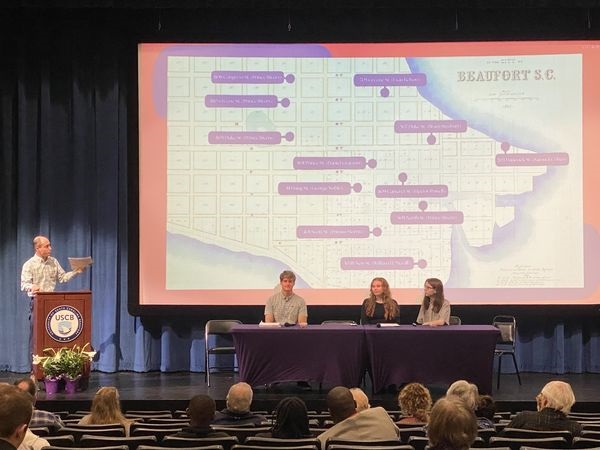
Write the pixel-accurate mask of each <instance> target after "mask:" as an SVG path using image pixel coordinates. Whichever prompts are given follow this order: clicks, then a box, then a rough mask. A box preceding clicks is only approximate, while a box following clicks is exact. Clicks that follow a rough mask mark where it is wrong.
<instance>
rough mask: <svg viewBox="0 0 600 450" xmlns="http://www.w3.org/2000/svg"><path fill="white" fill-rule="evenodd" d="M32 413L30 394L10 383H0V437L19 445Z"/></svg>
mask: <svg viewBox="0 0 600 450" xmlns="http://www.w3.org/2000/svg"><path fill="white" fill-rule="evenodd" d="M32 413H33V407H32V399H31V396H30V395H29V394H28V393H26V392H23V391H22V390H20V389H18V388H17V387H16V386H11V385H10V384H7V383H6V384H2V385H0V439H3V440H5V441H8V442H10V443H11V444H12V445H14V446H15V447H19V445H21V442H23V439H24V438H25V434H26V433H27V426H28V424H29V421H30V420H31V414H32Z"/></svg>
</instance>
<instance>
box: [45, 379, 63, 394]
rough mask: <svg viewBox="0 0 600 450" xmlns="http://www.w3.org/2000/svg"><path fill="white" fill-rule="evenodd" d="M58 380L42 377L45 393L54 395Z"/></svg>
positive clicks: (56, 390)
mask: <svg viewBox="0 0 600 450" xmlns="http://www.w3.org/2000/svg"><path fill="white" fill-rule="evenodd" d="M58 381H59V380H57V379H54V380H51V379H49V378H46V379H44V386H45V389H46V395H54V394H56V393H57V392H58Z"/></svg>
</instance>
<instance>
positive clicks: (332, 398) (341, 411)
mask: <svg viewBox="0 0 600 450" xmlns="http://www.w3.org/2000/svg"><path fill="white" fill-rule="evenodd" d="M327 408H329V413H330V414H331V418H332V419H333V421H334V422H335V423H338V422H341V421H342V420H345V419H347V418H348V417H350V416H352V415H354V414H356V402H355V401H354V397H353V396H352V392H350V389H348V388H347V387H344V386H337V387H334V388H333V389H331V390H330V391H329V393H328V394H327Z"/></svg>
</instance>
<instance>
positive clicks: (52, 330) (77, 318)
mask: <svg viewBox="0 0 600 450" xmlns="http://www.w3.org/2000/svg"><path fill="white" fill-rule="evenodd" d="M82 330H83V318H82V316H81V313H80V312H79V311H78V310H77V308H73V307H72V306H68V305H61V306H57V307H56V308H54V309H53V310H52V311H50V312H49V313H48V315H47V316H46V332H47V333H48V334H49V335H50V337H51V338H52V339H54V340H55V341H58V342H71V341H74V340H75V339H77V338H78V337H79V335H80V334H81V331H82Z"/></svg>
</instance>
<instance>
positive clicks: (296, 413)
mask: <svg viewBox="0 0 600 450" xmlns="http://www.w3.org/2000/svg"><path fill="white" fill-rule="evenodd" d="M272 436H273V437H274V438H279V439H302V438H306V437H310V431H309V429H308V411H307V410H306V404H305V403H304V401H303V400H302V399H300V398H298V397H285V398H283V399H282V400H281V401H280V402H279V403H278V404H277V407H276V408H275V425H274V426H273V433H272Z"/></svg>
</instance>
